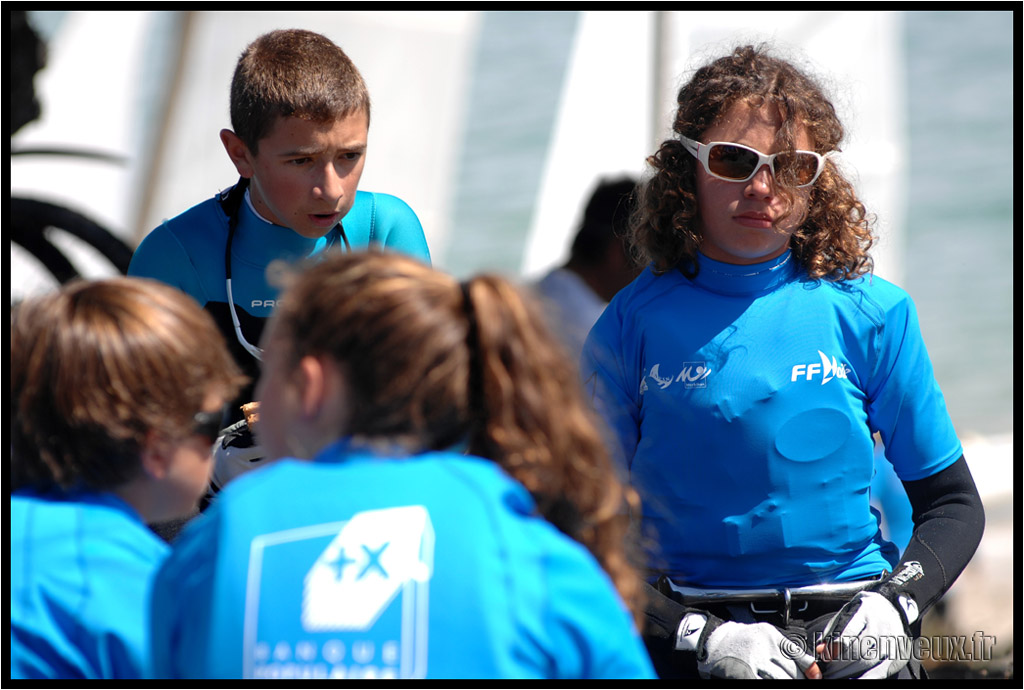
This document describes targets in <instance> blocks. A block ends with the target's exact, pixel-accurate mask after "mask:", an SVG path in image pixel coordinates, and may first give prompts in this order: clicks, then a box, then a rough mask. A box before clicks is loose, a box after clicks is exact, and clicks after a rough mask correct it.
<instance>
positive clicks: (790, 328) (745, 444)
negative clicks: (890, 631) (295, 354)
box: [581, 252, 962, 587]
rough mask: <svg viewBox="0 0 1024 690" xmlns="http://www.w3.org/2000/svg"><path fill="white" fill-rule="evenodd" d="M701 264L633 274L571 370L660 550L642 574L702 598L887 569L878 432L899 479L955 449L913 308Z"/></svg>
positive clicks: (779, 263) (760, 267) (848, 288)
mask: <svg viewBox="0 0 1024 690" xmlns="http://www.w3.org/2000/svg"><path fill="white" fill-rule="evenodd" d="M700 267H701V270H700V273H699V274H698V276H697V278H696V279H694V280H690V279H688V278H686V277H685V276H684V275H683V274H682V273H681V272H680V271H672V272H669V273H666V274H664V275H660V276H656V275H654V274H653V273H652V272H651V271H650V269H648V270H647V271H645V272H644V273H643V274H642V275H641V276H640V277H639V278H638V279H637V280H636V281H634V282H633V283H632V284H631V285H630V286H628V287H627V288H626V289H625V290H623V291H622V292H620V293H619V295H617V296H616V297H615V299H613V300H612V302H611V304H610V305H609V307H608V309H607V310H606V311H605V312H604V314H603V315H602V316H601V318H600V319H599V321H598V323H597V324H596V325H595V326H594V329H593V331H592V332H591V334H590V337H589V339H588V341H587V344H586V346H585V349H584V355H583V360H582V363H581V373H582V375H583V377H584V379H585V381H586V383H587V385H588V387H589V389H590V390H591V391H592V392H593V394H594V397H595V401H596V404H597V405H598V407H599V409H600V411H601V412H602V414H603V415H604V417H605V418H606V420H607V421H608V422H609V425H610V426H611V428H612V430H613V431H614V436H615V437H616V438H617V441H618V443H617V448H616V449H615V450H616V451H617V452H618V453H617V454H618V455H619V456H620V458H621V460H622V462H623V463H624V464H625V467H626V468H628V471H629V476H630V478H631V481H632V482H633V483H634V485H635V486H636V487H637V488H638V490H639V491H640V494H641V498H642V500H643V502H644V510H643V520H644V523H645V527H646V528H647V529H648V530H649V532H652V533H653V536H654V538H655V539H656V540H657V542H658V545H659V551H658V553H657V554H654V555H653V556H652V560H651V566H652V568H653V569H654V570H656V571H659V572H664V573H667V574H668V575H670V576H671V577H673V578H674V579H678V580H680V581H683V582H686V583H687V584H691V585H695V586H708V587H716V586H717V587H758V586H770V585H779V586H787V585H788V586H798V585H809V584H815V583H820V582H829V581H843V580H855V579H861V578H866V577H873V576H876V575H878V574H880V573H881V571H882V570H883V569H891V568H892V567H893V565H895V562H896V555H897V550H896V549H895V548H894V547H893V546H892V544H889V543H888V542H885V541H884V540H883V539H882V537H881V534H880V530H879V525H878V517H877V514H876V513H875V512H874V511H873V510H872V509H871V507H870V503H869V499H870V497H869V485H870V483H871V479H872V475H873V472H874V468H873V442H872V434H873V433H875V432H877V433H878V434H879V435H880V437H881V439H882V441H883V443H884V444H885V455H886V457H887V458H888V460H889V461H890V462H892V464H893V466H894V467H895V469H896V472H897V474H898V475H899V477H900V478H901V479H903V480H904V481H908V480H917V479H923V478H925V477H928V476H931V475H933V474H935V473H936V472H939V471H940V470H942V469H945V468H946V467H948V466H949V465H951V464H952V463H953V462H955V461H956V460H957V459H958V458H959V457H960V455H961V454H962V448H961V446H960V442H959V441H958V440H957V437H956V433H955V431H954V429H953V425H952V422H951V421H950V418H949V414H948V413H947V411H946V406H945V402H944V400H943V397H942V393H941V391H940V390H939V387H938V385H937V384H936V382H935V378H934V375H933V372H932V365H931V362H930V360H929V358H928V354H927V352H926V350H925V346H924V342H923V340H922V338H921V333H920V329H919V326H918V322H917V315H916V312H915V309H914V306H913V303H912V302H911V300H910V297H909V296H908V295H907V294H906V293H905V292H904V291H903V290H901V289H899V288H898V287H896V286H894V285H892V284H890V283H888V282H886V281H884V280H882V279H881V278H878V277H861V278H858V279H854V280H848V281H839V282H829V281H819V280H811V279H809V278H808V277H807V276H806V275H805V274H804V273H803V272H802V271H801V270H800V269H799V268H798V266H797V262H796V261H795V259H793V258H792V257H791V254H789V253H788V252H787V253H786V254H783V255H782V256H781V257H778V258H777V259H774V260H772V261H769V262H765V263H761V264H755V265H752V266H736V265H729V264H724V263H720V262H717V261H713V260H711V259H708V258H707V257H704V256H702V257H701V259H700Z"/></svg>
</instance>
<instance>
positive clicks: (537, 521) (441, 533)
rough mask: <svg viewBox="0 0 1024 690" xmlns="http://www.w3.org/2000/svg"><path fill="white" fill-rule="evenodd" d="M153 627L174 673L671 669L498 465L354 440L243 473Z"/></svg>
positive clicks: (201, 528)
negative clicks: (660, 664)
mask: <svg viewBox="0 0 1024 690" xmlns="http://www.w3.org/2000/svg"><path fill="white" fill-rule="evenodd" d="M270 506H272V509H268V507H270ZM152 626H153V628H152V635H153V638H152V639H153V656H154V668H153V672H154V675H155V677H158V678H424V677H426V678H653V677H654V676H653V670H652V668H651V665H650V661H649V659H648V657H647V654H646V651H645V649H644V647H643V644H642V642H641V641H640V638H639V636H638V635H637V633H636V631H635V629H634V627H633V623H632V620H631V618H630V616H629V614H628V612H627V611H626V609H625V607H624V605H623V604H622V601H621V599H620V598H619V597H618V594H617V593H616V591H615V589H614V587H613V585H612V583H611V581H610V579H609V578H608V577H607V575H606V574H605V573H604V571H603V570H602V569H601V568H600V566H599V565H598V563H597V561H596V560H595V559H594V558H593V557H592V556H591V554H590V553H589V552H588V551H587V550H586V549H585V548H584V547H583V546H581V545H580V544H579V543H577V542H575V541H573V540H572V539H570V538H569V537H566V536H565V535H563V534H562V533H561V532H559V531H558V530H557V529H555V527H554V526H552V525H551V524H550V523H548V522H547V521H546V520H544V519H543V518H541V517H539V516H537V514H536V510H535V506H534V503H533V500H532V498H531V497H530V495H529V493H528V492H527V491H526V490H525V489H524V488H523V487H522V486H521V485H520V484H518V483H517V482H515V481H513V480H512V479H510V478H509V477H508V476H507V475H506V474H505V473H504V472H502V471H501V470H500V469H499V468H498V467H497V466H496V465H495V464H494V463H491V462H488V461H485V460H481V459H479V458H474V457H468V456H465V455H458V454H455V453H451V452H443V453H426V454H422V455H413V456H405V457H401V456H399V455H397V454H396V455H375V454H371V453H370V452H368V451H366V450H360V449H356V448H353V447H351V446H350V445H349V444H348V443H347V442H345V441H340V442H338V443H336V444H334V445H332V446H330V447H328V448H326V449H325V450H324V451H323V452H322V453H321V454H320V455H319V456H318V457H317V458H315V459H314V461H312V462H300V461H294V460H280V461H277V462H274V463H272V464H270V465H268V466H266V467H265V468H262V469H260V470H259V471H256V472H251V473H249V474H246V475H243V476H241V477H239V478H238V479H236V480H234V481H233V482H232V483H231V484H229V485H228V486H227V487H226V488H225V489H224V490H223V491H222V492H221V493H220V494H219V495H218V497H217V498H216V500H215V501H214V502H213V503H212V504H211V506H210V508H209V509H208V510H207V512H206V513H204V514H203V515H202V516H200V517H199V518H197V519H196V520H195V521H193V522H192V523H191V524H190V525H188V526H187V527H186V528H185V530H184V531H183V532H182V533H181V535H180V537H179V538H178V540H177V541H176V542H175V544H174V548H173V552H172V554H171V556H170V557H169V558H168V559H167V561H166V563H165V565H164V567H163V568H162V569H161V571H160V573H159V575H158V576H157V578H156V582H155V584H154V595H153V610H152Z"/></svg>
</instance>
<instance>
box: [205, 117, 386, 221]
mask: <svg viewBox="0 0 1024 690" xmlns="http://www.w3.org/2000/svg"><path fill="white" fill-rule="evenodd" d="M366 135H367V118H366V114H365V113H362V112H359V113H353V114H351V115H348V116H346V117H343V118H341V119H338V120H335V121H333V122H329V123H319V122H310V121H308V120H303V119H300V118H297V117H280V118H278V120H277V122H276V123H275V124H274V126H273V127H272V128H271V130H270V133H269V134H268V135H267V136H265V137H264V138H262V139H260V145H259V153H258V154H256V155H253V154H252V152H251V151H249V148H248V147H247V146H245V144H244V143H242V141H241V140H240V139H239V138H238V137H237V136H236V135H235V134H234V133H232V132H230V131H228V130H225V131H224V132H221V140H222V141H223V142H224V147H225V148H226V149H227V151H228V155H229V156H230V157H231V160H232V162H234V164H235V167H236V168H237V170H238V174H239V175H241V176H242V177H247V178H249V180H250V187H249V189H250V195H251V197H252V203H253V206H254V207H255V208H256V210H257V211H259V213H260V215H261V216H263V217H264V218H266V219H267V220H269V221H271V222H272V223H275V224H277V225H281V226H284V227H286V228H291V229H292V230H294V231H295V232H297V233H298V234H300V235H302V236H303V237H307V238H310V239H316V238H319V237H323V236H324V235H326V234H327V232H328V231H329V230H330V229H331V228H333V227H334V226H335V225H336V224H337V223H338V221H339V220H341V219H342V218H343V217H344V216H345V214H346V213H348V212H349V210H350V209H351V208H352V204H353V203H354V202H355V198H356V188H357V187H358V186H359V178H360V177H361V176H362V174H363V164H364V162H365V159H366Z"/></svg>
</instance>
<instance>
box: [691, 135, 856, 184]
mask: <svg viewBox="0 0 1024 690" xmlns="http://www.w3.org/2000/svg"><path fill="white" fill-rule="evenodd" d="M679 139H680V141H682V142H683V146H685V147H686V150H687V151H689V152H690V153H692V154H693V155H694V157H695V158H696V159H697V160H698V161H700V162H701V165H703V166H704V170H705V171H706V172H707V173H708V175H711V176H712V177H717V178H718V179H720V180H727V181H729V182H746V181H747V180H749V179H751V178H752V177H753V176H754V175H755V174H756V173H757V171H758V170H760V169H761V166H763V165H767V166H768V168H769V169H770V170H771V171H772V177H774V178H775V180H777V181H778V183H779V184H781V185H783V186H785V187H807V186H810V185H812V184H814V182H815V180H817V179H818V176H819V175H821V171H822V170H824V169H825V161H826V159H828V158H829V157H831V156H833V155H835V153H836V152H835V151H829V152H828V153H826V154H824V155H822V154H820V153H815V152H814V151H780V152H779V153H773V154H771V155H770V156H766V155H765V154H763V153H761V152H760V151H758V150H757V149H752V148H750V147H749V146H744V145H743V144H736V143H733V142H730V141H712V142H710V143H708V144H704V143H701V142H699V141H695V140H694V139H689V138H687V137H683V136H681V137H679Z"/></svg>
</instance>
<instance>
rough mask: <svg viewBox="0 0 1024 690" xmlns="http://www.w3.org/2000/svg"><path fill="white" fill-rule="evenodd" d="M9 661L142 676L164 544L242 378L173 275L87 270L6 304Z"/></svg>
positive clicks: (17, 665)
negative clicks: (170, 283) (164, 528)
mask: <svg viewBox="0 0 1024 690" xmlns="http://www.w3.org/2000/svg"><path fill="white" fill-rule="evenodd" d="M10 371H11V400H12V402H13V410H12V417H11V419H12V423H11V430H12V442H11V457H10V466H9V470H10V471H9V474H8V481H9V482H10V483H9V484H8V486H10V487H12V489H13V491H12V493H11V495H10V522H9V525H10V538H11V553H10V570H9V576H10V585H11V590H10V591H11V655H10V659H11V666H10V668H11V677H12V678H60V679H71V678H94V679H95V678H108V679H109V678H139V677H142V676H143V675H144V673H145V666H146V663H147V653H148V633H149V631H148V620H147V608H148V607H147V602H148V591H149V585H150V582H151V578H152V575H153V573H154V572H155V571H156V568H157V567H158V566H159V564H160V562H161V561H162V560H163V558H164V557H165V556H166V554H167V551H168V548H167V546H166V544H164V542H163V541H161V540H160V539H159V538H158V537H157V536H156V535H155V534H154V533H153V532H151V531H150V530H149V529H148V528H147V527H146V523H147V522H154V521H163V520H171V519H174V518H178V517H181V516H184V515H188V514H190V513H192V512H194V511H195V508H196V503H197V502H198V501H199V499H200V497H201V496H202V495H203V494H204V493H205V492H206V488H207V484H208V483H209V479H210V473H211V471H212V467H213V461H212V459H211V457H210V445H211V443H212V440H213V438H215V437H216V435H217V430H218V427H219V422H220V416H221V407H222V405H223V404H224V402H225V401H226V400H227V399H229V398H230V397H231V396H233V395H234V394H235V392H236V391H237V390H238V388H239V386H240V385H241V384H242V383H243V381H244V379H243V378H242V377H241V375H240V373H239V372H238V369H237V367H236V366H235V364H234V362H233V361H232V360H231V357H230V355H229V354H228V351H227V348H226V347H225V345H224V339H223V338H222V337H221V335H220V333H219V332H218V331H217V328H216V326H214V324H213V321H212V319H210V317H209V316H208V315H207V314H205V313H203V311H202V310H201V309H199V307H198V306H196V304H195V303H194V302H193V301H192V300H191V299H189V298H188V297H186V296H185V295H183V294H181V293H180V292H178V291H177V290H174V289H171V288H169V287H166V286H164V285H161V284H159V283H156V282H151V281H146V280H138V279H130V278H120V279H112V280H103V281H98V282H79V283H75V284H71V285H68V286H66V287H64V288H62V289H60V290H59V291H57V292H55V293H53V294H49V295H46V296H43V297H38V298H33V299H29V300H26V301H25V302H22V303H20V304H18V305H16V306H15V307H12V313H11V369H10Z"/></svg>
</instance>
